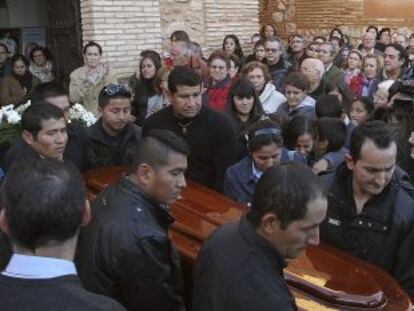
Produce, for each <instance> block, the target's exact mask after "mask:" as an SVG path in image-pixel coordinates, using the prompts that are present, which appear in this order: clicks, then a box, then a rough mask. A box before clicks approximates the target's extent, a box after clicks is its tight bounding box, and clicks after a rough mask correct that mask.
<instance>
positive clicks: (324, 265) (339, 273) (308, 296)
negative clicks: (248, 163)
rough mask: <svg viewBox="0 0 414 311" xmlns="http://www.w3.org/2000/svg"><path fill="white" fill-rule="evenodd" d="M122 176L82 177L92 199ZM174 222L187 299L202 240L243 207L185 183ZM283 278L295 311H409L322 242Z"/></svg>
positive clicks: (386, 281) (396, 293)
mask: <svg viewBox="0 0 414 311" xmlns="http://www.w3.org/2000/svg"><path fill="white" fill-rule="evenodd" d="M123 172H124V169H123V168H122V167H111V168H103V169H97V170H93V171H90V172H88V173H86V174H85V183H86V186H87V189H88V196H89V198H90V199H91V200H93V199H94V197H95V196H96V195H97V194H98V193H99V192H100V191H102V189H104V188H105V187H106V186H107V185H109V184H111V183H113V182H114V181H116V179H117V178H118V177H119V176H121V174H122V173H123ZM171 212H172V214H173V216H174V217H175V219H176V221H175V223H174V224H173V226H172V227H171V229H170V237H171V239H172V241H173V242H174V244H175V245H176V247H177V248H178V250H179V252H180V254H181V256H182V260H183V274H184V280H185V283H186V287H187V288H186V289H187V295H188V297H191V287H192V284H191V282H192V275H191V274H192V271H191V268H192V266H193V264H194V260H195V258H196V256H197V253H198V251H199V249H200V247H201V244H202V242H203V241H204V240H205V239H206V238H207V237H208V236H209V235H210V233H211V232H212V231H214V230H215V229H216V228H217V227H218V226H219V225H221V224H224V223H228V222H235V221H238V219H239V218H240V216H241V215H242V214H243V213H244V212H246V207H245V206H243V205H240V204H238V203H235V202H234V201H232V200H231V199H229V198H227V197H225V196H223V195H221V194H219V193H216V192H214V191H212V190H210V189H207V188H205V187H203V186H201V185H199V184H197V183H194V182H191V181H190V182H188V187H187V188H186V189H185V191H184V192H183V195H182V198H180V199H179V200H178V201H177V202H176V203H175V204H174V205H173V206H172V207H171ZM285 278H286V280H287V282H288V284H289V287H290V289H291V291H292V292H293V294H294V296H295V298H296V303H297V305H298V307H299V309H300V310H312V311H316V310H361V311H362V310H366V311H368V310H389V311H391V310H392V311H394V310H399V311H405V310H411V309H412V306H411V303H410V299H409V297H408V296H407V295H406V294H405V292H404V291H403V290H402V289H401V287H400V286H399V285H398V283H397V282H396V281H395V280H394V279H393V278H392V277H391V276H389V275H388V274H387V273H386V272H384V271H383V270H382V269H380V268H378V267H376V266H373V265H371V264H369V263H367V262H364V261H362V260H360V259H358V258H355V257H353V256H351V255H348V254H346V253H344V252H342V251H340V250H338V249H335V248H333V247H330V246H328V245H325V244H323V243H321V244H320V245H319V246H310V247H308V248H307V249H306V251H304V252H303V253H302V254H301V255H300V256H299V257H298V258H296V259H295V260H293V261H291V262H290V263H289V265H288V267H287V268H286V269H285Z"/></svg>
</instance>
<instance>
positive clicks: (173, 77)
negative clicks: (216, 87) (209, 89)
mask: <svg viewBox="0 0 414 311" xmlns="http://www.w3.org/2000/svg"><path fill="white" fill-rule="evenodd" d="M179 85H180V86H200V87H201V77H200V75H199V74H198V73H197V72H196V71H194V70H193V69H190V68H188V67H187V66H176V67H175V68H174V69H173V70H172V71H171V73H170V75H169V76H168V90H169V91H170V92H171V94H174V93H175V92H177V86H179Z"/></svg>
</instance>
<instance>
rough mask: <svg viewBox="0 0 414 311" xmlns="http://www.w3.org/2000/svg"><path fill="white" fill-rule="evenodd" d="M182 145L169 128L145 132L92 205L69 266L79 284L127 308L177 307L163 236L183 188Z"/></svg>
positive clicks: (178, 290)
mask: <svg viewBox="0 0 414 311" xmlns="http://www.w3.org/2000/svg"><path fill="white" fill-rule="evenodd" d="M187 154H188V147H187V145H186V143H185V142H184V141H183V140H182V139H181V138H179V137H177V136H176V135H175V134H174V133H172V132H170V131H165V130H154V131H150V132H149V133H148V135H147V136H146V137H144V138H143V140H142V142H141V144H140V147H139V149H138V151H137V153H136V154H135V155H134V160H133V164H132V165H131V166H130V168H129V171H128V174H127V175H124V176H122V177H121V178H120V179H119V180H118V181H117V182H116V183H115V184H114V185H112V186H109V187H108V188H106V189H105V190H104V192H102V193H101V194H100V195H99V196H98V197H97V198H96V199H95V201H94V202H93V203H92V214H93V218H92V221H91V223H90V224H89V226H87V227H85V229H84V230H82V231H81V234H80V239H79V244H78V252H77V258H76V263H77V268H78V271H79V275H80V278H81V281H82V284H83V285H84V287H85V288H86V289H87V290H90V291H92V292H96V293H99V294H103V295H106V296H110V297H112V298H114V299H116V300H118V301H119V302H120V303H122V304H123V305H124V306H125V307H126V308H127V309H128V310H140V311H181V310H184V301H183V296H182V294H183V292H182V291H183V288H182V285H183V284H182V279H181V271H180V265H179V257H178V253H177V251H176V249H175V248H174V246H173V245H172V243H171V241H170V239H169V237H168V228H169V226H170V224H171V223H172V222H173V221H174V219H173V218H172V216H171V215H170V214H169V211H168V205H170V204H173V203H174V202H175V201H176V200H177V198H178V197H179V196H180V194H181V191H182V190H183V189H184V188H185V186H186V181H185V178H184V172H185V170H186V168H187Z"/></svg>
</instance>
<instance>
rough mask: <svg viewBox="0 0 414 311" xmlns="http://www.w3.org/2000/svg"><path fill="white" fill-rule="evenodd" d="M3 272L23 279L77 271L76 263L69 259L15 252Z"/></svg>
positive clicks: (43, 277)
mask: <svg viewBox="0 0 414 311" xmlns="http://www.w3.org/2000/svg"><path fill="white" fill-rule="evenodd" d="M1 274H2V275H5V276H8V277H13V278H22V279H51V278H56V277H59V276H63V275H70V274H73V275H76V274H77V273H76V268H75V265H74V263H73V262H72V261H69V260H65V259H58V258H51V257H41V256H28V255H20V254H13V256H12V258H11V259H10V262H9V264H8V265H7V267H6V269H5V270H4V271H3V272H2V273H1Z"/></svg>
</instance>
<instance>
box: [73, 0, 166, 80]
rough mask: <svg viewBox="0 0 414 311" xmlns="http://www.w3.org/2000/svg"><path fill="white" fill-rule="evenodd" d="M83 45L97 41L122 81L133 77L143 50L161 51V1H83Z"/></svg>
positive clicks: (105, 57)
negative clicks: (131, 75) (123, 78)
mask: <svg viewBox="0 0 414 311" xmlns="http://www.w3.org/2000/svg"><path fill="white" fill-rule="evenodd" d="M81 18H82V32H83V40H84V42H85V43H86V42H88V41H90V40H94V41H97V42H98V43H99V44H101V45H102V49H103V51H104V54H103V57H104V59H105V60H106V61H108V62H109V63H110V64H111V65H112V66H113V67H114V68H115V70H116V71H117V74H118V76H119V77H125V76H128V75H130V74H131V73H132V72H133V71H134V70H135V67H136V64H137V60H138V56H139V53H140V52H141V51H142V50H144V49H155V50H160V49H161V24H160V10H159V1H158V0H130V1H126V0H81Z"/></svg>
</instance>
